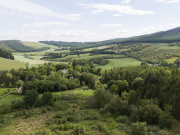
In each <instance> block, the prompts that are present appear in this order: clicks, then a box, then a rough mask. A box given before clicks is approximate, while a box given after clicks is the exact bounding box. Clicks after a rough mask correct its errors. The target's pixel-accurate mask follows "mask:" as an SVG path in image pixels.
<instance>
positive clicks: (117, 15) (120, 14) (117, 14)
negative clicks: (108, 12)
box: [113, 14, 122, 16]
mask: <svg viewBox="0 0 180 135" xmlns="http://www.w3.org/2000/svg"><path fill="white" fill-rule="evenodd" d="M113 16H122V14H113Z"/></svg>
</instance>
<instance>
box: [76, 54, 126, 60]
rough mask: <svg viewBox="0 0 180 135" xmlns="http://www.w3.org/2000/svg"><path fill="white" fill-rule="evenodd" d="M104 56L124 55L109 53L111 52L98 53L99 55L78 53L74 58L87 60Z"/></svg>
mask: <svg viewBox="0 0 180 135" xmlns="http://www.w3.org/2000/svg"><path fill="white" fill-rule="evenodd" d="M76 56H77V55H76ZM105 56H113V57H116V58H117V57H125V56H124V55H121V54H119V55H111V54H99V55H87V54H80V57H79V58H74V59H77V60H79V59H84V60H88V59H93V58H101V57H105Z"/></svg>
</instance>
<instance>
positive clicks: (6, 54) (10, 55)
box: [0, 49, 14, 60]
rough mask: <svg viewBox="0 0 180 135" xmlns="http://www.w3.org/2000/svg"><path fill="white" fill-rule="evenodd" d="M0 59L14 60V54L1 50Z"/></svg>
mask: <svg viewBox="0 0 180 135" xmlns="http://www.w3.org/2000/svg"><path fill="white" fill-rule="evenodd" d="M0 57H3V58H7V59H12V60H14V56H12V53H11V52H9V51H6V50H3V49H0Z"/></svg>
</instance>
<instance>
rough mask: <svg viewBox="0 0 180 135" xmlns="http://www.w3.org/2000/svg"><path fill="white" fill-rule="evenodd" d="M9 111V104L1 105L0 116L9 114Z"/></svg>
mask: <svg viewBox="0 0 180 135" xmlns="http://www.w3.org/2000/svg"><path fill="white" fill-rule="evenodd" d="M10 111H11V103H9V102H8V103H3V104H1V105H0V114H5V113H9V112H10Z"/></svg>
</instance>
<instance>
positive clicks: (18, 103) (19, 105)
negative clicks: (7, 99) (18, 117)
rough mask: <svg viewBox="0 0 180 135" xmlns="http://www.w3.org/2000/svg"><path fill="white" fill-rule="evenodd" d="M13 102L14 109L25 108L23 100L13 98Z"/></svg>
mask: <svg viewBox="0 0 180 135" xmlns="http://www.w3.org/2000/svg"><path fill="white" fill-rule="evenodd" d="M11 103H12V109H21V108H23V100H13V101H11Z"/></svg>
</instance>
